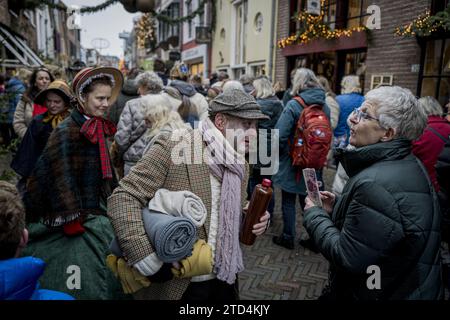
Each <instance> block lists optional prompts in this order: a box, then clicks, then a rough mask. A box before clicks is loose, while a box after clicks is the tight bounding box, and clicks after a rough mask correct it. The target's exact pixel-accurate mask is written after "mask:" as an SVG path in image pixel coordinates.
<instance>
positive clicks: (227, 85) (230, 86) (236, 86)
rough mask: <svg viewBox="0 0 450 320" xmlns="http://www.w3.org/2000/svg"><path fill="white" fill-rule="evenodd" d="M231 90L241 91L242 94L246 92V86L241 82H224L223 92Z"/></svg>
mask: <svg viewBox="0 0 450 320" xmlns="http://www.w3.org/2000/svg"><path fill="white" fill-rule="evenodd" d="M231 90H241V91H242V92H245V90H244V86H243V85H242V83H240V82H239V81H236V80H228V81H226V82H224V84H223V92H229V91H231Z"/></svg>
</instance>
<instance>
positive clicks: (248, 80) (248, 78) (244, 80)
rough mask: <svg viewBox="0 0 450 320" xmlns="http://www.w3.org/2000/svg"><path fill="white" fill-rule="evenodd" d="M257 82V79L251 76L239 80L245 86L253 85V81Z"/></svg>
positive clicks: (245, 75)
mask: <svg viewBox="0 0 450 320" xmlns="http://www.w3.org/2000/svg"><path fill="white" fill-rule="evenodd" d="M254 80H255V77H253V76H251V75H249V74H243V75H242V76H241V77H240V78H239V82H240V83H242V84H243V85H245V84H251V83H253V81H254Z"/></svg>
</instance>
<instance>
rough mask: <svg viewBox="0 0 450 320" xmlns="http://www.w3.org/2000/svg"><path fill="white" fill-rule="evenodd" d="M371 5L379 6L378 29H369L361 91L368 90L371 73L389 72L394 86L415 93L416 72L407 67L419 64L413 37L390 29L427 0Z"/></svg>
mask: <svg viewBox="0 0 450 320" xmlns="http://www.w3.org/2000/svg"><path fill="white" fill-rule="evenodd" d="M373 4H376V5H378V6H379V7H380V9H381V29H380V30H373V31H372V40H371V42H369V46H368V50H367V61H366V66H367V69H366V81H365V92H367V91H368V90H369V89H370V82H371V76H372V74H378V73H390V74H393V75H394V79H393V84H394V85H398V86H401V87H405V88H408V89H410V90H411V91H412V92H413V93H414V94H416V91H417V82H418V77H419V73H418V72H412V71H411V66H412V65H413V64H419V63H420V48H419V46H418V44H417V41H416V39H415V38H402V37H398V36H395V35H394V30H395V28H396V27H397V26H400V25H405V24H407V23H409V22H411V21H412V20H413V19H414V18H415V17H417V16H418V15H419V14H421V13H423V12H424V11H425V10H426V9H429V8H430V7H431V0H414V1H392V0H376V1H373Z"/></svg>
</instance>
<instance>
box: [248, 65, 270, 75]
mask: <svg viewBox="0 0 450 320" xmlns="http://www.w3.org/2000/svg"><path fill="white" fill-rule="evenodd" d="M251 70H252V75H253V76H254V77H258V76H265V75H266V65H265V64H261V65H256V66H252V67H251Z"/></svg>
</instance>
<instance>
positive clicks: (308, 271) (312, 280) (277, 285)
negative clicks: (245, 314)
mask: <svg viewBox="0 0 450 320" xmlns="http://www.w3.org/2000/svg"><path fill="white" fill-rule="evenodd" d="M334 174H335V171H334V170H325V172H324V179H325V186H326V190H330V188H329V186H330V185H331V182H332V179H333V177H334ZM275 191H276V195H275V196H276V198H275V201H276V203H275V214H274V221H273V224H272V226H271V227H270V229H269V230H268V231H267V232H266V233H265V234H264V235H263V236H261V237H259V238H258V239H257V240H256V242H255V244H254V245H253V246H243V253H244V264H245V271H244V272H242V273H241V274H240V275H239V287H240V297H241V299H248V300H254V299H258V300H312V299H317V297H318V296H319V295H320V293H321V291H322V288H323V287H324V285H325V284H326V281H327V279H328V262H327V261H326V259H325V258H324V257H323V256H322V255H321V254H315V253H314V252H312V251H310V250H308V249H305V248H303V247H301V246H300V245H299V244H298V241H299V240H300V239H301V238H305V237H306V234H305V229H304V228H303V225H302V222H303V221H302V215H301V210H300V209H299V208H298V210H297V240H296V244H295V245H296V247H295V249H294V250H288V249H285V248H283V247H280V246H277V245H275V244H273V243H272V236H274V235H279V234H281V231H282V228H283V220H282V214H281V201H280V200H281V192H280V190H275ZM297 206H299V205H298V203H297Z"/></svg>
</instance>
